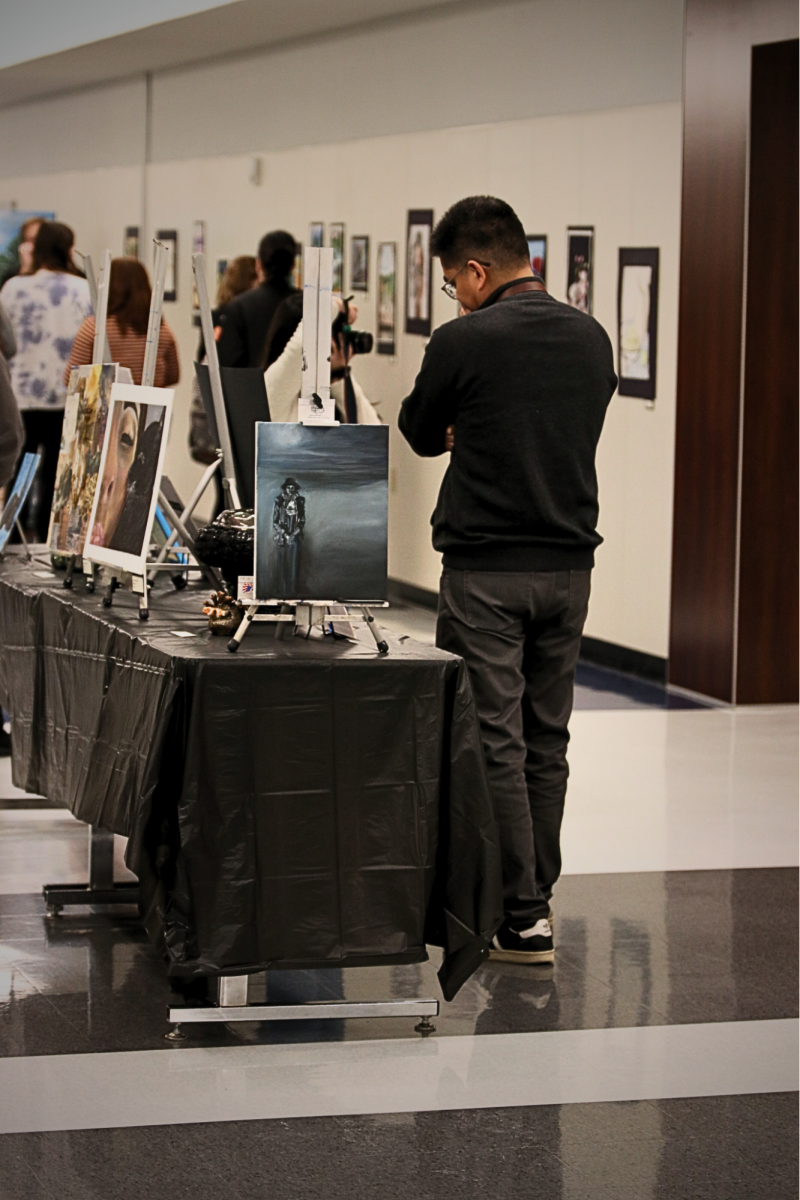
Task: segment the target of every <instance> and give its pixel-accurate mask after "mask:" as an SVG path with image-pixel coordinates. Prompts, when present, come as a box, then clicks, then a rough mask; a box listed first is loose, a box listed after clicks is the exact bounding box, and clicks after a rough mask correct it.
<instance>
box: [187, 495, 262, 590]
mask: <svg viewBox="0 0 800 1200" xmlns="http://www.w3.org/2000/svg"><path fill="white" fill-rule="evenodd" d="M254 549H255V514H254V512H253V510H252V508H242V509H226V511H225V512H221V513H220V514H219V516H218V517H215V519H214V520H213V521H212V522H211V524H210V525H204V526H203V528H202V529H201V530H200V531H199V532H198V534H197V537H196V538H195V540H194V553H195V557H196V558H197V559H198V560H199V561H200V562H201V563H205V564H206V565H207V566H209V567H218V568H219V569H220V571H221V572H222V577H223V579H224V580H225V582H226V583H227V584H228V585H229V588H230V590H231V592H232V594H233V595H234V596H235V595H236V583H237V580H238V578H239V576H240V575H253V574H255V566H254V558H253V556H254Z"/></svg>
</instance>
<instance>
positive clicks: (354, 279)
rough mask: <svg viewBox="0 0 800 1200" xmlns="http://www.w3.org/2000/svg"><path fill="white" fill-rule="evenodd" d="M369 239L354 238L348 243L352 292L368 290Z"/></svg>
mask: <svg viewBox="0 0 800 1200" xmlns="http://www.w3.org/2000/svg"><path fill="white" fill-rule="evenodd" d="M368 285H369V238H368V237H354V238H352V239H351V241H350V287H351V288H352V290H353V291H354V292H366V291H368V290H369V288H368Z"/></svg>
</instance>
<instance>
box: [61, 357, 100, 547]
mask: <svg viewBox="0 0 800 1200" xmlns="http://www.w3.org/2000/svg"><path fill="white" fill-rule="evenodd" d="M116 379H117V367H116V365H115V364H114V363H106V364H105V365H102V364H99V363H96V364H95V365H94V366H86V367H73V369H72V372H71V374H70V377H69V388H68V389H67V399H66V403H65V405H64V423H63V425H62V426H61V446H60V449H59V452H58V463H57V465H56V484H55V491H54V492H53V505H52V508H51V510H50V528H49V530H48V533H47V545H48V547H49V548H50V550H52V551H53V553H55V554H80V553H81V552H82V550H83V546H84V543H85V541H86V531H87V529H88V527H89V517H90V515H91V511H92V506H93V504H94V493H95V488H96V486H97V472H98V471H99V469H100V456H101V454H102V450H103V437H104V435H105V431H106V418H107V416H108V403H109V400H110V398H111V389H112V387H113V385H114V383H115V382H116Z"/></svg>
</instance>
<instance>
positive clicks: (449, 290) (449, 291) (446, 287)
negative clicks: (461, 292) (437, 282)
mask: <svg viewBox="0 0 800 1200" xmlns="http://www.w3.org/2000/svg"><path fill="white" fill-rule="evenodd" d="M471 262H476V263H478V264H479V265H480V266H482V267H490V266H491V265H492V264H491V263H488V262H481V260H480V259H478V258H470V259H468V260H467V262H465V263H464V265H463V267H459V269H458V270H457V271H456V273H455V275H451V276H450V278H449V279H446V280H445V281H444V283H443V284H442V291H443V292H444V294H445V296H449V297H450V299H451V300H457V299H458V296H457V295H456V284H455V281H456V279H458V277H459V275H460V274H461V272H462V271H466V269H467V267H468V266H469V264H470V263H471Z"/></svg>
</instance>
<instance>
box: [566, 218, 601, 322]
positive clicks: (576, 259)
mask: <svg viewBox="0 0 800 1200" xmlns="http://www.w3.org/2000/svg"><path fill="white" fill-rule="evenodd" d="M593 251H594V226H581V227H578V226H575V225H570V227H569V229H568V230H567V303H568V304H571V305H572V307H573V308H577V309H578V310H579V311H580V312H585V313H589V314H591V311H592V283H593V279H592V261H593Z"/></svg>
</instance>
